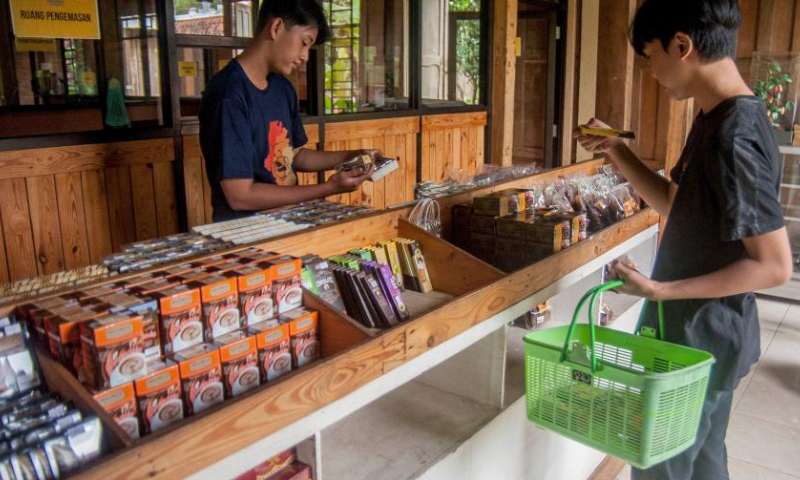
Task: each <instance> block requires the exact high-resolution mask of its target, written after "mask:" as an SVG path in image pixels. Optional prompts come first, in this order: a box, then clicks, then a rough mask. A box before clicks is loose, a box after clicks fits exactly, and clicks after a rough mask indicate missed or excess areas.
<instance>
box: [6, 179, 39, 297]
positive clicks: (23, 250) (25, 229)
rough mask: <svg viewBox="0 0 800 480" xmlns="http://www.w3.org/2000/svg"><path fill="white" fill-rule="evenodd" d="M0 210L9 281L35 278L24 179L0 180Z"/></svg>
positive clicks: (34, 252) (28, 209)
mask: <svg viewBox="0 0 800 480" xmlns="http://www.w3.org/2000/svg"><path fill="white" fill-rule="evenodd" d="M0 212H2V216H3V219H2V220H3V235H4V236H5V245H6V253H7V257H8V275H9V279H10V280H11V281H12V282H13V281H16V280H22V279H25V278H31V277H35V276H36V275H37V274H38V270H37V267H36V264H37V261H36V248H35V246H34V241H33V230H32V229H31V214H30V208H29V207H28V188H27V185H26V184H25V180H23V179H20V178H16V179H11V180H0Z"/></svg>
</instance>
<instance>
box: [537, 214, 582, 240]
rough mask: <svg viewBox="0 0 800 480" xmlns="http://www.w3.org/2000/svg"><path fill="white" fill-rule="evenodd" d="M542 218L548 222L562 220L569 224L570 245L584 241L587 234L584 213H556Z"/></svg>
mask: <svg viewBox="0 0 800 480" xmlns="http://www.w3.org/2000/svg"><path fill="white" fill-rule="evenodd" d="M544 218H546V219H548V220H552V221H555V220H564V221H567V222H569V224H570V244H571V245H574V244H576V243H578V242H580V241H583V240H586V238H587V237H588V235H589V233H588V231H589V228H588V227H589V220H588V217H587V216H586V214H585V213H578V212H570V213H557V214H551V215H547V216H545V217H544Z"/></svg>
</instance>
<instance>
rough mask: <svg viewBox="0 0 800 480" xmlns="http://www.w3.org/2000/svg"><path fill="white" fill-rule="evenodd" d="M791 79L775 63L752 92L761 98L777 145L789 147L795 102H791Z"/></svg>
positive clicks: (770, 65)
mask: <svg viewBox="0 0 800 480" xmlns="http://www.w3.org/2000/svg"><path fill="white" fill-rule="evenodd" d="M792 83H793V82H792V77H791V75H789V73H788V72H786V71H785V70H784V68H783V67H782V66H781V65H780V63H778V62H777V61H772V62H770V64H769V67H768V70H767V73H766V79H763V78H762V79H760V80H758V81H757V82H756V83H755V86H754V87H753V92H754V93H755V94H756V95H757V96H759V97H761V99H762V100H763V101H764V105H765V106H766V108H767V115H768V116H769V119H770V122H772V126H773V128H774V132H775V138H776V140H777V141H778V144H779V145H787V144H788V145H790V144H791V143H792V137H793V134H794V129H793V126H794V125H793V124H794V118H795V106H796V103H797V102H796V101H793V100H792V96H791V92H792V91H794V90H795V89H794V88H792V87H793V85H792Z"/></svg>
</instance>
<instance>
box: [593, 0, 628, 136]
mask: <svg viewBox="0 0 800 480" xmlns="http://www.w3.org/2000/svg"><path fill="white" fill-rule="evenodd" d="M635 13H636V0H600V29H601V33H600V35H599V38H598V51H597V107H596V112H597V114H596V116H597V117H598V118H600V119H601V120H603V121H605V122H606V123H608V124H609V125H611V126H612V127H614V128H622V129H628V128H630V123H631V105H632V103H633V102H632V99H633V48H631V46H630V44H629V42H628V28H629V26H630V23H631V21H632V20H633V16H634V14H635Z"/></svg>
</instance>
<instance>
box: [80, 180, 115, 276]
mask: <svg viewBox="0 0 800 480" xmlns="http://www.w3.org/2000/svg"><path fill="white" fill-rule="evenodd" d="M81 184H82V187H83V209H84V212H85V213H86V231H87V233H88V236H89V258H90V260H91V262H92V263H100V262H101V261H102V260H103V257H105V256H106V255H109V254H111V253H112V251H113V248H112V247H111V228H110V223H109V220H108V218H109V217H108V202H107V197H106V182H105V174H104V173H103V172H102V171H101V170H94V171H86V172H81Z"/></svg>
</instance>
